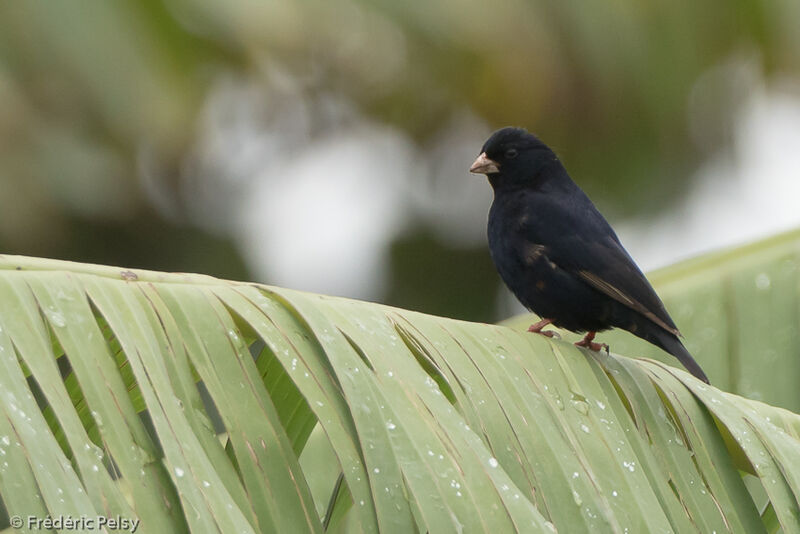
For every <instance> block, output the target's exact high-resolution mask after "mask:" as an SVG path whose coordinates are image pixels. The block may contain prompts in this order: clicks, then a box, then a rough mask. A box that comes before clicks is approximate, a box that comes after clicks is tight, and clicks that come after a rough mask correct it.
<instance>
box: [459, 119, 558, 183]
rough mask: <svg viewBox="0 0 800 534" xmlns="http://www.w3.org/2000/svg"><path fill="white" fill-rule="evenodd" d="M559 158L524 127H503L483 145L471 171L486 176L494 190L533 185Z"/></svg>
mask: <svg viewBox="0 0 800 534" xmlns="http://www.w3.org/2000/svg"><path fill="white" fill-rule="evenodd" d="M553 163H556V164H558V158H557V157H556V155H555V154H554V153H553V151H552V150H550V149H549V148H548V147H547V145H545V144H544V143H542V142H541V141H540V140H539V139H538V138H537V137H536V136H535V135H533V134H531V133H528V132H527V131H526V130H524V129H522V128H512V127H507V128H502V129H500V130H497V131H496V132H494V133H493V134H492V135H491V137H489V139H488V140H487V141H486V143H484V144H483V148H481V153H480V155H479V156H478V158H477V159H476V160H475V162H474V163H473V164H472V166H471V167H470V168H469V172H471V173H474V174H485V175H486V176H487V177H488V178H489V182H491V184H492V187H494V188H495V189H496V188H497V187H498V186H502V185H519V186H532V185H535V183H536V181H537V176H539V174H540V171H541V170H542V169H543V168H545V167H548V166H550V165H551V164H553Z"/></svg>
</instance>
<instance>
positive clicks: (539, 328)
mask: <svg viewBox="0 0 800 534" xmlns="http://www.w3.org/2000/svg"><path fill="white" fill-rule="evenodd" d="M552 322H553V320H552V319H542V320H541V321H539V322H538V323H536V324H532V325H530V326H529V327H528V332H533V333H534V334H542V335H543V336H547V337H556V338H557V337H560V336H559V335H558V334H557V333H556V332H553V331H552V330H545V331H544V332H542V328H544V327H545V326H547V325H549V324H552Z"/></svg>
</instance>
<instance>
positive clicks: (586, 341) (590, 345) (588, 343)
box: [575, 332, 609, 353]
mask: <svg viewBox="0 0 800 534" xmlns="http://www.w3.org/2000/svg"><path fill="white" fill-rule="evenodd" d="M594 336H595V332H589V333H587V334H586V336H585V337H584V338H583V339H581V340H580V341H578V342H576V343H575V346H576V347H586V348H587V349H589V350H593V351H594V352H600V351H601V350H603V349H605V351H606V353H608V352H609V350H608V345H606V344H605V343H594V342H593V341H592V340H593V339H594Z"/></svg>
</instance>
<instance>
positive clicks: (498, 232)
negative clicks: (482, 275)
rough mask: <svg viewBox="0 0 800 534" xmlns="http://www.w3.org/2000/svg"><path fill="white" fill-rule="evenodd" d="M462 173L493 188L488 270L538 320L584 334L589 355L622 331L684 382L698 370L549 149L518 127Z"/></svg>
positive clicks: (492, 141) (499, 136) (649, 290)
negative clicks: (680, 371)
mask: <svg viewBox="0 0 800 534" xmlns="http://www.w3.org/2000/svg"><path fill="white" fill-rule="evenodd" d="M469 170H470V172H472V173H476V174H485V175H486V176H487V177H488V178H489V183H490V184H491V186H492V188H493V189H494V202H493V203H492V207H491V209H490V211H489V229H488V235H489V251H490V252H491V256H492V260H493V261H494V264H495V266H496V267H497V271H498V272H499V273H500V276H501V278H502V279H503V281H504V282H505V283H506V285H507V286H508V287H509V289H511V291H512V292H513V293H514V294H515V295H516V296H517V298H518V299H519V300H520V302H522V304H523V305H524V306H525V307H526V308H528V309H529V310H531V311H533V312H534V313H536V314H537V315H539V316H540V317H542V320H541V321H539V322H538V323H536V324H534V325H531V327H530V328H529V329H528V330H529V331H530V332H537V333H540V334H544V335H547V336H552V335H553V332H551V331H542V328H544V327H545V326H547V325H548V324H554V325H555V326H558V327H561V328H565V329H567V330H571V331H573V332H581V333H583V332H586V336H585V337H584V338H583V340H582V341H579V342H578V343H576V345H578V346H581V347H588V348H590V349H591V350H595V351H597V350H600V349H601V348H603V347H605V348H606V349H607V348H608V347H607V346H606V345H603V344H600V343H594V342H593V339H594V337H595V333H596V332H599V331H602V330H608V329H609V328H614V327H617V328H622V329H624V330H627V331H629V332H631V333H632V334H634V335H636V336H639V337H640V338H642V339H644V340H646V341H649V342H650V343H652V344H653V345H656V346H658V347H661V348H662V349H664V350H665V351H667V352H669V353H670V354H672V355H673V356H675V357H676V358H678V360H680V362H681V363H682V364H683V365H684V367H686V369H687V370H688V371H689V372H690V373H692V374H693V375H694V376H696V377H697V378H699V379H700V380H702V381H703V382H706V383H708V378H707V377H706V375H705V373H704V372H703V370H702V369H701V368H700V366H699V365H698V364H697V362H696V361H695V360H694V358H692V355H691V354H689V351H687V350H686V348H685V347H684V346H683V344H682V343H681V341H680V339H679V336H680V332H678V329H677V327H676V326H675V323H674V322H673V321H672V319H671V318H670V316H669V314H668V313H667V310H666V309H665V308H664V304H663V303H662V302H661V299H659V298H658V295H656V292H655V290H653V287H652V286H651V285H650V283H649V282H648V281H647V279H646V278H645V277H644V275H643V274H642V271H641V270H640V269H639V267H637V266H636V263H634V261H633V259H632V258H631V257H630V255H629V254H628V252H627V251H626V250H625V249H624V248H623V246H622V244H621V243H620V241H619V238H617V234H616V233H614V230H612V229H611V226H610V225H609V224H608V222H607V221H606V220H605V219H604V218H603V216H602V215H600V212H599V211H597V208H595V206H594V204H592V201H591V200H589V197H587V196H586V194H585V193H584V192H583V191H582V190H581V189H580V188H579V187H578V186H577V185H576V184H575V182H573V181H572V179H571V178H570V177H569V175H568V174H567V171H566V169H565V168H564V166H563V165H562V164H561V162H560V161H559V160H558V158H557V157H556V155H555V154H554V153H553V151H552V150H550V148H548V147H547V146H546V145H545V144H544V143H542V142H541V141H540V140H539V139H538V138H537V137H535V136H534V135H532V134H530V133H528V132H527V131H525V130H523V129H520V128H503V129H501V130H498V131H496V132H495V133H493V134H492V136H491V137H490V138H489V140H488V141H486V143H485V144H484V145H483V148H482V149H481V154H480V155H479V156H478V159H476V160H475V163H473V164H472V166H471V167H470V169H469Z"/></svg>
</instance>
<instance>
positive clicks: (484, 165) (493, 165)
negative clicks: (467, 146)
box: [469, 152, 500, 174]
mask: <svg viewBox="0 0 800 534" xmlns="http://www.w3.org/2000/svg"><path fill="white" fill-rule="evenodd" d="M469 172H471V173H473V174H494V173H497V172H500V164H499V163H497V162H496V161H494V160H491V159H489V156H487V155H486V152H481V155H480V156H478V159H476V160H475V163H473V164H472V166H471V167H470V168H469Z"/></svg>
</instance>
